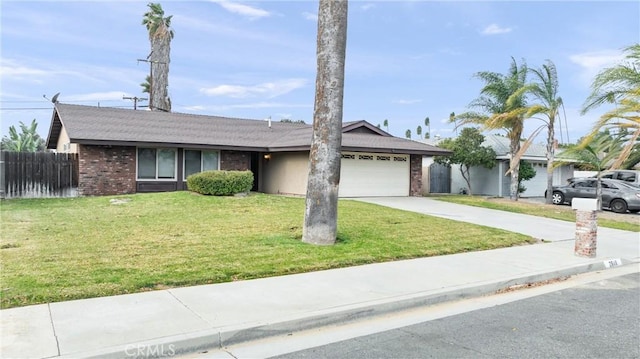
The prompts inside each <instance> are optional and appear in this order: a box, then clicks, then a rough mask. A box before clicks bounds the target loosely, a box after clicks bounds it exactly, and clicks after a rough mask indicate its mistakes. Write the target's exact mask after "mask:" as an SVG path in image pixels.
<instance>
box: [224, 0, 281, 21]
mask: <svg viewBox="0 0 640 359" xmlns="http://www.w3.org/2000/svg"><path fill="white" fill-rule="evenodd" d="M212 1H213V2H215V3H217V4H218V5H220V6H222V8H224V9H225V10H227V11H229V12H231V13H234V14H238V15H242V16H246V17H248V18H250V19H259V18H261V17H269V16H271V13H270V12H269V11H267V10H263V9H260V8H257V7H252V6H249V5H245V4H240V3H237V2H233V1H227V0H212Z"/></svg>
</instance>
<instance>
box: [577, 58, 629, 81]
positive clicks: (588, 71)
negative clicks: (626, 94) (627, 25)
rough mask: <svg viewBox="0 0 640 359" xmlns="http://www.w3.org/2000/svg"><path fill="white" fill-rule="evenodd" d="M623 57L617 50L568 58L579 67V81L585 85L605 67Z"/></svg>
mask: <svg viewBox="0 0 640 359" xmlns="http://www.w3.org/2000/svg"><path fill="white" fill-rule="evenodd" d="M623 58H624V55H623V54H622V53H621V52H620V51H619V50H602V51H595V52H585V53H581V54H575V55H571V56H569V60H571V62H573V63H575V64H577V65H578V66H580V67H581V70H582V71H581V72H580V75H579V76H580V80H581V81H582V82H583V84H585V85H589V84H591V82H592V81H593V78H594V77H595V76H596V75H597V74H598V72H600V71H601V70H602V69H604V68H606V67H611V66H613V65H615V64H616V63H618V62H620V61H621V60H622V59H623Z"/></svg>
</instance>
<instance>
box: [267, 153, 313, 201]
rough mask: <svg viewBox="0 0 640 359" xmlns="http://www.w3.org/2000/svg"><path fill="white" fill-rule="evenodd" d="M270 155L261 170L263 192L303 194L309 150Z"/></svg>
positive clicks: (305, 187) (305, 185) (307, 169)
mask: <svg viewBox="0 0 640 359" xmlns="http://www.w3.org/2000/svg"><path fill="white" fill-rule="evenodd" d="M270 156H271V158H270V159H269V160H268V161H265V162H264V167H263V172H262V173H263V177H262V185H263V189H264V192H266V193H272V194H295V195H301V196H303V195H304V194H305V193H306V192H307V176H308V173H309V152H277V153H271V154H270Z"/></svg>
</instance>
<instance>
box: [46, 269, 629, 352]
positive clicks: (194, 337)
mask: <svg viewBox="0 0 640 359" xmlns="http://www.w3.org/2000/svg"><path fill="white" fill-rule="evenodd" d="M605 262H607V261H605V260H597V261H596V260H594V261H593V262H591V263H587V264H581V265H577V266H571V267H566V268H561V269H555V270H552V271H548V272H537V273H531V274H527V275H524V276H520V277H517V278H510V279H504V280H497V281H491V282H485V283H473V284H468V285H461V286H456V287H451V288H442V289H439V290H431V291H427V292H418V293H412V294H408V295H403V296H395V297H389V298H385V299H382V300H376V301H367V302H362V303H355V304H351V305H345V306H340V307H334V308H329V309H324V310H316V311H312V312H309V313H304V314H301V315H299V316H294V317H287V318H282V320H281V321H278V322H272V323H265V322H254V323H247V324H244V325H242V326H234V327H218V328H211V329H206V330H201V331H197V332H192V333H187V334H182V335H173V336H169V337H164V338H157V339H153V340H147V341H143V342H138V343H132V344H128V345H120V346H115V347H110V348H104V349H100V350H95V351H90V352H79V353H72V354H67V355H62V356H59V357H58V358H63V359H66V358H69V359H71V358H78V357H83V358H100V359H111V358H123V357H124V358H159V357H170V356H174V355H180V354H189V353H197V352H199V351H205V350H214V349H220V348H224V347H226V346H230V345H235V344H240V343H245V342H250V341H254V340H259V339H265V338H268V337H275V336H282V335H289V334H291V333H293V332H299V331H303V330H310V329H314V328H320V327H325V326H330V325H339V324H345V323H350V322H355V321H358V320H361V319H365V318H370V317H374V316H382V315H385V314H390V313H394V312H399V311H402V310H408V309H413V308H417V307H421V306H427V305H434V304H439V303H443V302H451V301H457V300H461V299H468V298H474V297H480V296H484V295H490V294H494V293H496V292H498V291H501V290H504V289H507V288H510V287H513V286H519V285H523V284H529V283H537V282H543V281H548V280H553V279H560V278H564V277H570V276H574V275H577V274H582V273H587V272H594V271H601V270H606V269H607V267H606V266H605ZM633 263H637V262H636V261H630V260H626V259H622V266H626V265H629V264H633ZM619 267H620V265H618V266H616V267H615V268H619Z"/></svg>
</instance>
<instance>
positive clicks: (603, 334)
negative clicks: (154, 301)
mask: <svg viewBox="0 0 640 359" xmlns="http://www.w3.org/2000/svg"><path fill="white" fill-rule="evenodd" d="M639 318H640V275H638V273H633V274H627V275H624V276H619V277H614V278H611V279H605V280H600V281H596V282H593V283H589V284H583V285H580V286H577V287H573V288H568V289H563V290H559V291H555V292H551V293H547V294H544V295H540V296H536V297H532V298H528V299H524V300H519V301H515V302H511V303H507V304H503V305H498V306H494V307H490V308H486V309H481V310H476V311H471V312H467V313H464V314H459V315H454V316H450V317H446V318H442V319H438V320H432V321H428V322H424V323H420V324H416V325H411V326H407V327H403V328H398V329H394V330H389V331H385V332H381V333H377V334H372V335H367V336H362V337H358V338H354V339H350V340H345V341H341V342H337V343H332V344H328V345H324V346H319V347H315V348H311V349H307V350H302V351H297V352H293V353H289V354H286V355H281V356H275V357H273V358H279V359H288V358H292V359H293V358H296V359H299V358H638V357H640V325H639V320H640V319H639Z"/></svg>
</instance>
